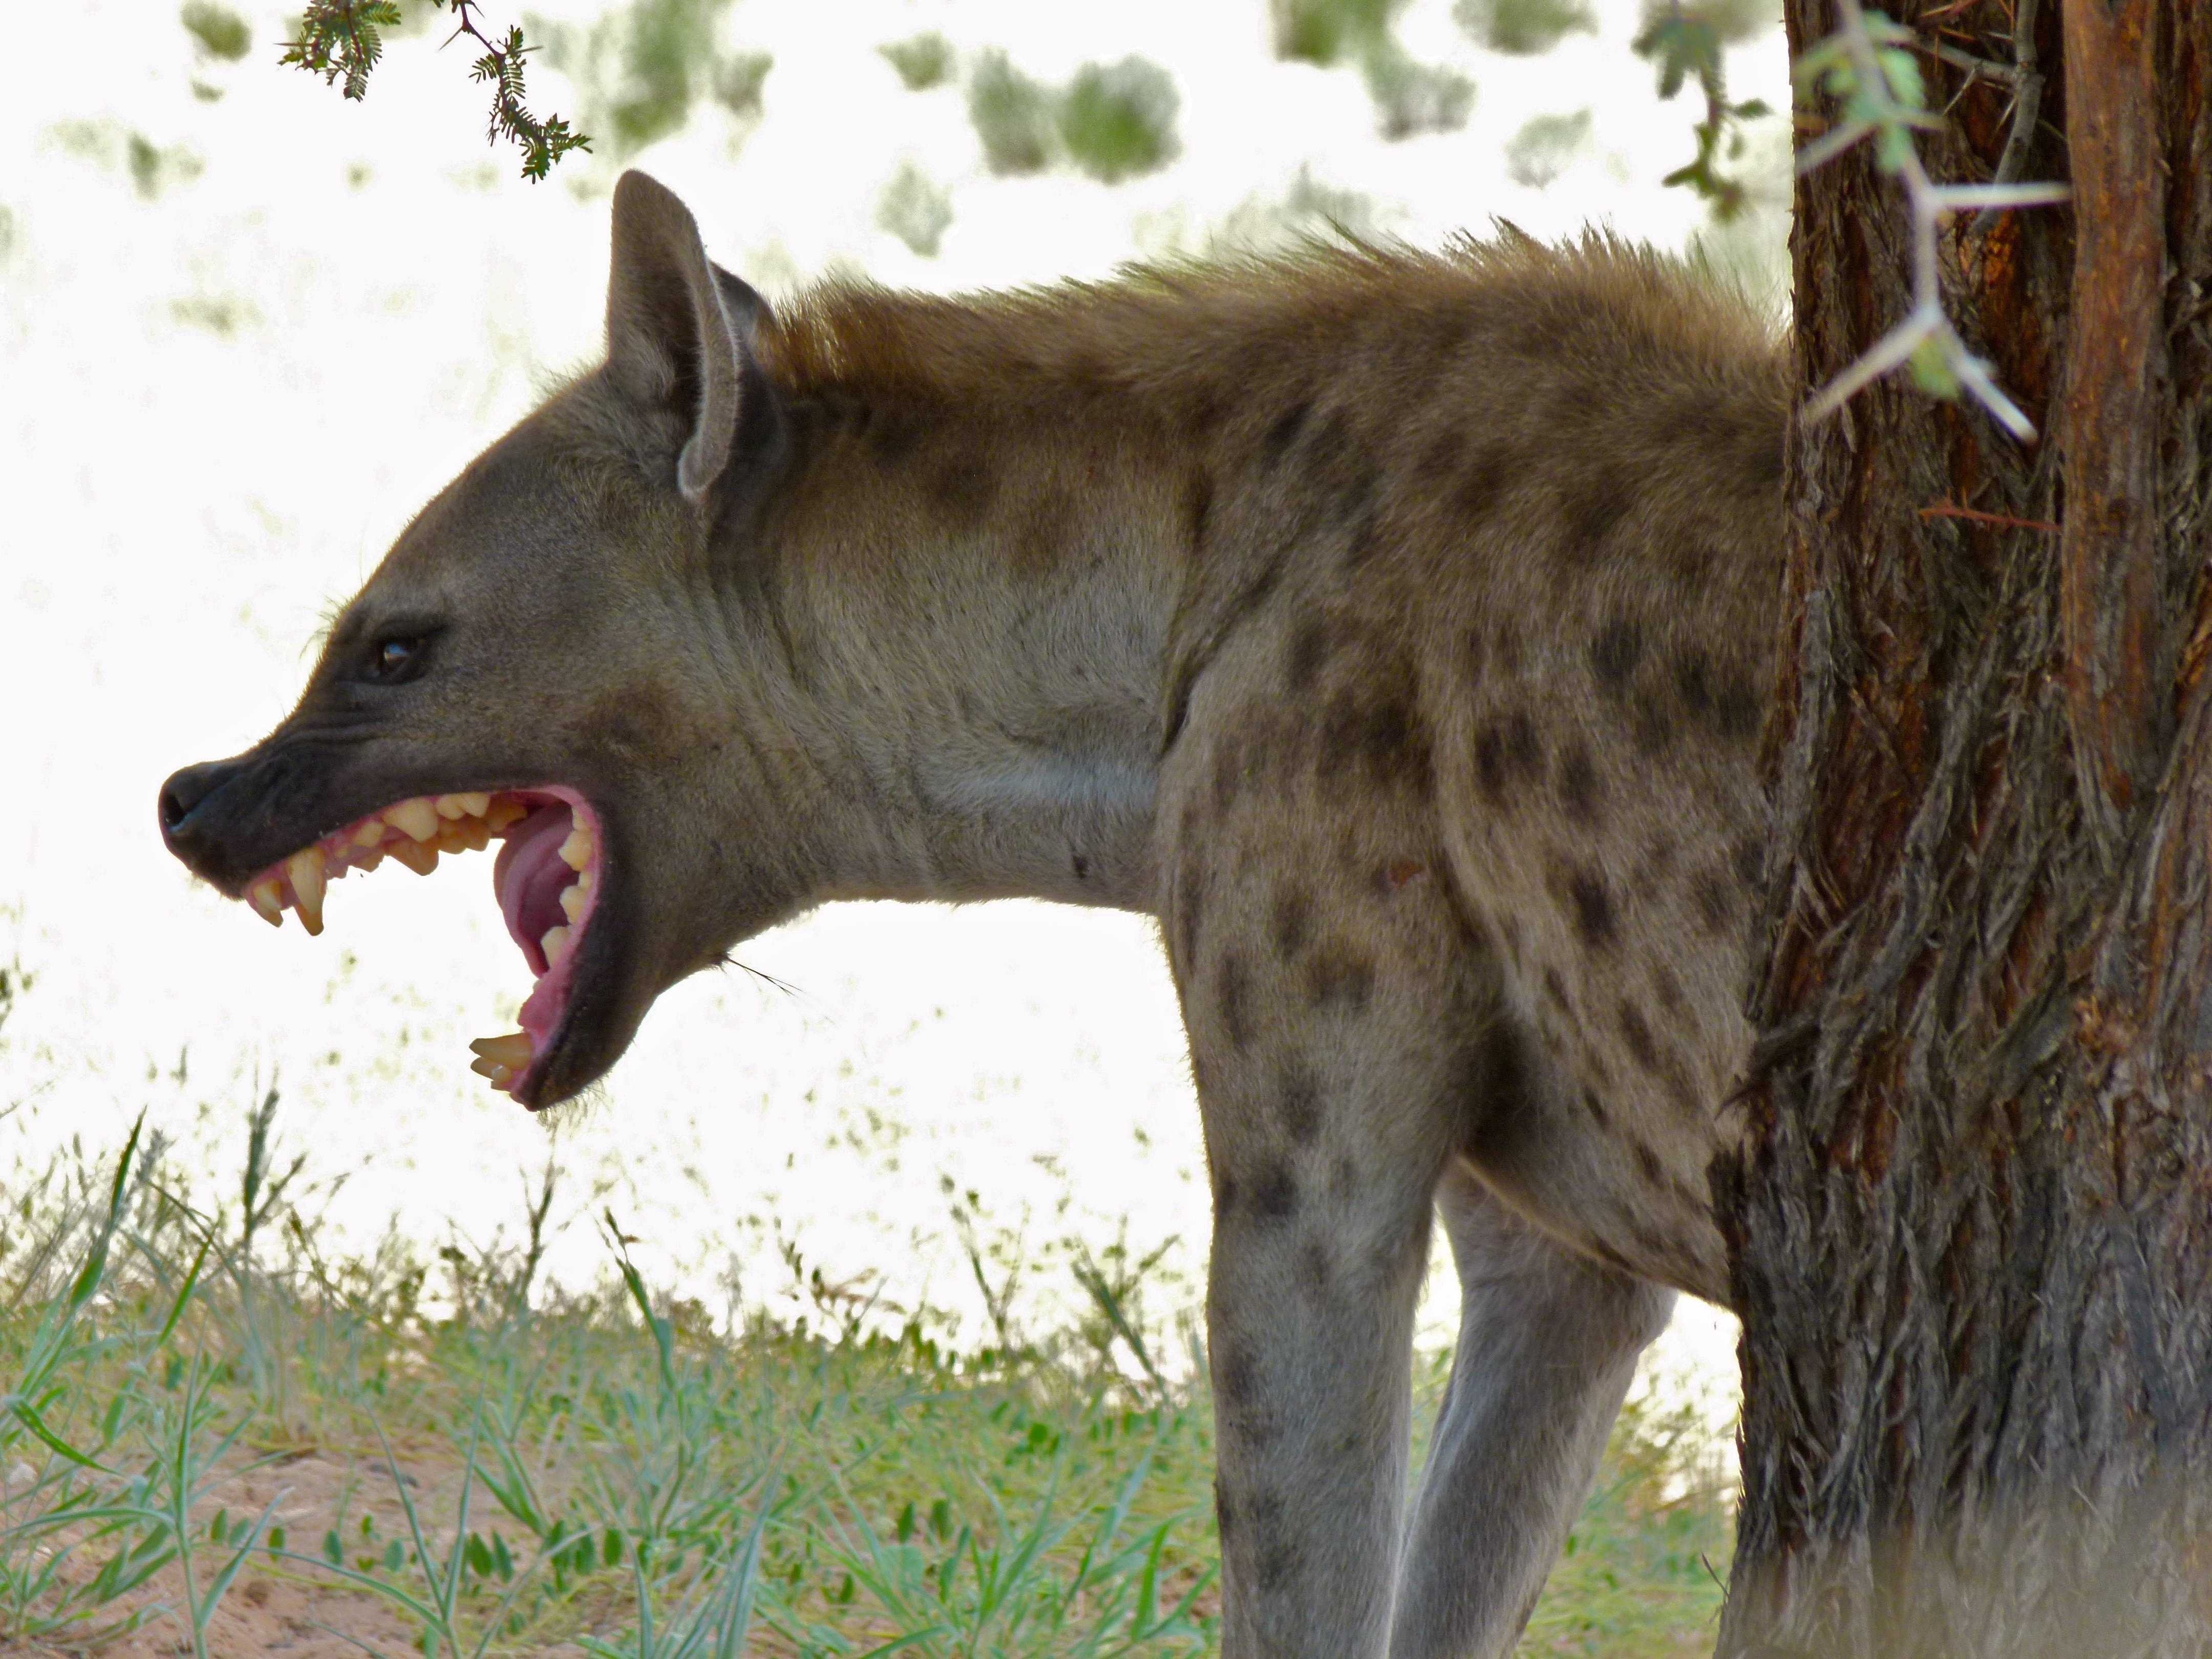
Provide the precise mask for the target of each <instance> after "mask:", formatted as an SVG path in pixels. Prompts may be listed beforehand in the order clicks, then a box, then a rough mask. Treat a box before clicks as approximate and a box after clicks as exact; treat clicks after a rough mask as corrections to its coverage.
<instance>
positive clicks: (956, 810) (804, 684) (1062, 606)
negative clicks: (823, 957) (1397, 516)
mask: <svg viewBox="0 0 2212 1659" xmlns="http://www.w3.org/2000/svg"><path fill="white" fill-rule="evenodd" d="M787 391H790V395H791V406H790V410H789V413H790V416H791V424H792V428H793V439H794V442H793V465H792V467H791V471H790V472H789V473H788V474H787V479H786V482H785V484H784V486H783V488H782V489H781V490H780V491H779V492H778V495H779V501H778V502H777V504H776V506H775V508H774V510H773V511H772V512H771V513H770V515H769V526H768V529H767V534H766V536H765V538H764V542H765V545H764V546H763V549H762V551H763V554H764V555H765V556H766V559H767V561H768V564H769V568H771V569H772V570H773V573H774V574H773V579H772V580H771V581H770V582H769V584H768V588H767V591H766V592H765V593H764V594H763V604H764V605H765V606H766V607H767V609H768V611H769V613H770V615H771V617H772V622H773V627H774V630H775V649H776V653H777V655H778V656H779V657H780V658H781V659H782V660H783V661H784V662H785V663H786V664H787V667H788V672H789V675H790V680H791V686H792V690H793V694H794V701H795V702H796V705H797V707H798V708H799V709H800V710H801V711H803V712H802V713H801V714H799V717H798V718H797V720H795V721H794V724H795V725H797V726H799V728H800V729H801V730H802V731H803V732H804V733H805V735H804V737H803V738H802V741H803V743H804V744H805V747H806V748H807V750H809V751H810V753H811V755H813V757H815V758H816V760H817V763H818V765H819V768H820V770H821V773H822V775H823V778H824V779H825V781H826V788H827V792H828V801H827V803H826V805H828V807H829V810H830V811H833V812H836V813H839V814H842V815H843V816H844V819H845V822H844V823H843V824H842V826H841V828H840V829H838V830H837V831H836V843H837V845H836V851H835V852H834V853H833V854H832V855H831V857H830V858H829V860H828V861H829V865H830V866H831V867H830V868H829V870H827V871H826V872H825V875H826V877H827V881H828V885H829V891H828V892H827V893H825V894H824V896H837V897H879V898H906V899H952V900H959V899H974V898H993V897H1009V896H1029V897H1038V898H1048V899H1056V900H1061V901H1065V902H1074V903H1085V904H1101V905H1109V906H1115V907H1119V908H1129V909H1137V910H1150V909H1152V908H1153V905H1154V903H1155V896H1154V881H1153V869H1154V859H1153V854H1152V821H1153V799H1154V781H1155V777H1156V774H1157V771H1158V757H1159V750H1160V737H1161V729H1162V712H1161V703H1162V696H1161V682H1162V679H1163V677H1164V672H1163V660H1164V653H1165V649H1166V641H1167V635H1168V626H1169V621H1170V614H1171V612H1172V611H1173V608H1174V604H1175V595H1176V583H1177V581H1178V580H1179V579H1180V576H1181V573H1182V567H1183V563H1184V560H1185V553H1184V550H1182V548H1180V547H1179V546H1178V545H1177V541H1176V525H1177V522H1178V520H1177V512H1176V500H1177V496H1176V484H1175V482H1174V478H1173V476H1172V469H1171V468H1170V469H1169V470H1167V471H1163V466H1162V464H1161V460H1160V458H1159V457H1158V454H1157V453H1156V451H1157V449H1158V446H1157V445H1156V444H1155V443H1153V442H1152V441H1151V440H1150V439H1149V437H1148V436H1147V435H1146V432H1145V431H1144V429H1143V423H1142V422H1133V421H1132V422H1120V423H1117V422H1112V421H1108V422H1102V423H1099V424H1094V425H1093V426H1091V428H1088V429H1087V430H1085V431H1082V432H1070V431H1067V430H1065V429H1062V430H1051V429H1044V428H1039V427H1038V426H1037V425H1036V424H1035V423H1033V422H1026V421H1024V420H1022V419H1020V418H1018V417H1015V418H1009V417H1008V416H1006V414H1004V413H1003V412H1002V411H999V410H991V409H988V408H985V409H980V410H979V409H974V408H969V409H956V408H945V407H939V408H926V407H916V406H915V403H914V401H913V400H912V399H911V398H903V397H901V396H899V395H897V394H896V393H895V392H889V391H886V390H884V389H882V388H876V387H867V386H860V387H854V386H841V387H839V388H836V390H835V392H810V390H809V389H807V388H803V387H802V388H798V389H796V390H790V389H787ZM1117 428H1118V429H1117Z"/></svg>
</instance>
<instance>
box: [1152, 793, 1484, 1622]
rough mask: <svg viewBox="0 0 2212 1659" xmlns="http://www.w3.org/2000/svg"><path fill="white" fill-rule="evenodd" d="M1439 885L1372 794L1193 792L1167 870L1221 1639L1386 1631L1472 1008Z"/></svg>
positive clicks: (1470, 978)
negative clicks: (1199, 1160)
mask: <svg viewBox="0 0 2212 1659" xmlns="http://www.w3.org/2000/svg"><path fill="white" fill-rule="evenodd" d="M1184 821H1185V822H1186V823H1188V822H1189V820H1188V818H1186V819H1185V820H1184ZM1301 826H1304V835H1303V836H1302V834H1301ZM1306 836H1310V840H1309V839H1306V838H1304V837H1306ZM1259 842H1266V843H1267V845H1266V847H1265V851H1264V855H1261V849H1260V847H1259V846H1258V845H1256V843H1259ZM1440 885H1441V882H1440V878H1439V877H1438V876H1437V874H1436V873H1435V872H1433V870H1432V868H1431V860H1430V859H1429V858H1428V855H1427V854H1426V852H1425V848H1424V847H1423V846H1422V845H1420V843H1419V840H1418V830H1417V829H1393V828H1392V827H1391V825H1390V823H1389V821H1388V817H1387V815H1383V814H1376V815H1374V816H1372V817H1370V819H1369V820H1368V821H1367V822H1365V823H1356V824H1352V825H1349V826H1345V825H1332V824H1326V823H1324V821H1323V820H1322V818H1321V817H1319V816H1318V815H1316V814H1314V813H1311V812H1304V813H1301V812H1291V813H1287V814H1282V813H1270V814H1267V815H1265V816H1264V817H1261V819H1260V821H1259V822H1257V823H1249V822H1248V823H1237V822H1235V821H1233V820H1232V821H1230V822H1225V821H1224V818H1223V816H1222V815H1221V814H1219V813H1218V812H1209V813H1207V814H1206V817H1205V821H1204V823H1203V824H1202V826H1199V827H1194V829H1193V833H1191V834H1189V835H1188V836H1184V837H1182V838H1181V851H1180V852H1179V853H1178V854H1177V856H1176V859H1175V860H1174V861H1173V863H1172V864H1171V866H1170V898H1169V903H1168V906H1167V912H1168V915H1167V921H1168V933H1169V939H1170V954H1171V956H1172V957H1173V959H1174V963H1175V968H1176V981H1177V984H1178V987H1179V988H1180V990H1181V993H1182V1001H1183V1009H1184V1014H1185V1018H1186V1021H1187V1024H1188V1027H1189V1031H1190V1039H1191V1051H1192V1059H1193V1067H1194V1072H1195V1073H1196V1077H1197V1082H1198V1091H1199V1100H1200V1108H1201V1109H1202V1112H1203V1115H1204V1120H1205V1128H1206V1158H1207V1163H1208V1165H1209V1168H1210V1170H1211V1173H1212V1188H1213V1204H1214V1231H1213V1257H1212V1270H1211V1274H1210V1278H1209V1281H1208V1289H1207V1297H1206V1314H1207V1329H1208V1333H1209V1336H1210V1340H1211V1343H1212V1354H1211V1359H1212V1376H1213V1391H1214V1402H1215V1411H1216V1437H1217V1455H1218V1477H1217V1482H1216V1487H1215V1501H1216V1507H1217V1512H1218V1519H1219V1523H1220V1529H1221V1550H1222V1567H1223V1580H1224V1587H1225V1607H1224V1644H1223V1651H1224V1653H1225V1656H1227V1659H1259V1656H1267V1659H1291V1656H1312V1659H1371V1656H1380V1655H1381V1654H1382V1653H1383V1650H1384V1647H1385V1644H1387V1642H1388V1640H1389V1625H1390V1596H1391V1585H1392V1582H1393V1579H1394V1577H1395V1570H1396V1558H1397V1550H1398V1538H1399V1512H1400V1509H1401V1502H1402V1498H1403V1495H1404V1492H1405V1487H1406V1458H1407V1415H1408V1398H1409V1376H1408V1369H1409V1365H1410V1359H1411V1352H1412V1333H1413V1307H1414V1303H1415V1300H1416V1297H1417V1296H1418V1294H1419V1290H1420V1285H1421V1281H1422V1277H1423V1274H1424V1271H1425V1267H1426V1265H1427V1261H1428V1238H1429V1225H1430V1216H1431V1204H1432V1200H1433V1195H1434V1191H1435V1187H1436V1182H1437V1176H1438V1173H1439V1171H1440V1170H1441V1169H1442V1167H1443V1162H1444V1159H1445V1158H1446V1157H1447V1156H1448V1155H1449V1150H1450V1148H1451V1146H1452V1145H1453V1143H1454V1139H1455V1129H1456V1126H1457V1123H1458V1121H1459V1118H1458V1113H1459V1110H1460V1103H1461V1102H1462V1100H1463V1099H1464V1097H1465V1094H1466V1091H1467V1087H1468V1081H1469V1069H1468V1068H1469V1060H1468V1046H1469V1042H1470V1037H1471V1036H1472V1035H1473V1034H1474V1033H1475V1032H1478V1031H1479V1030H1480V1026H1481V1020H1480V1005H1479V1002H1478V1000H1477V998H1476V996H1475V995H1474V992H1475V989H1476V987H1477V984H1478V981H1479V979H1480V975H1479V973H1478V972H1477V971H1476V969H1478V968H1479V967H1480V963H1479V961H1477V960H1476V959H1475V956H1474V953H1473V952H1472V946H1471V941H1470V940H1469V939H1468V935H1467V933H1466V932H1465V930H1464V929H1463V928H1462V927H1460V926H1459V925H1458V923H1457V921H1455V915H1454V912H1453V910H1452V908H1451V907H1450V905H1449V902H1446V901H1445V900H1444V899H1443V896H1441V894H1440V892H1439V887H1440Z"/></svg>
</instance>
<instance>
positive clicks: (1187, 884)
mask: <svg viewBox="0 0 2212 1659" xmlns="http://www.w3.org/2000/svg"><path fill="white" fill-rule="evenodd" d="M1185 867H1186V868H1187V869H1188V872H1189V878H1188V880H1187V881H1179V882H1177V883H1176V963H1177V965H1178V966H1180V967H1181V968H1182V971H1183V972H1184V973H1186V974H1188V973H1190V972H1192V971H1193V970H1194V969H1196V967H1197V966H1198V925H1199V921H1200V918H1201V917H1202V916H1203V915H1204V914H1205V911H1206V883H1207V879H1208V878H1207V875H1206V866H1205V865H1203V864H1200V863H1198V862H1197V861H1195V860H1193V861H1192V862H1191V863H1189V864H1188V866H1185Z"/></svg>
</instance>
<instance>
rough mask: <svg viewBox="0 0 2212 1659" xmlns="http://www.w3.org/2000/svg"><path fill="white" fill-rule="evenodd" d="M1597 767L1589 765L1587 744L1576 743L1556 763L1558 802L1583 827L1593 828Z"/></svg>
mask: <svg viewBox="0 0 2212 1659" xmlns="http://www.w3.org/2000/svg"><path fill="white" fill-rule="evenodd" d="M1598 793H1599V791H1598V782H1597V768H1596V767H1595V765H1593V764H1591V762H1590V752H1589V747H1588V746H1587V745H1585V744H1580V743H1577V744H1575V745H1574V747H1573V748H1571V749H1570V750H1567V752H1566V756H1565V758H1564V759H1562V760H1561V761H1560V762H1559V804H1560V805H1562V806H1564V807H1565V808H1566V809H1567V811H1570V812H1571V813H1573V814H1574V815H1575V817H1577V818H1579V819H1580V820H1582V823H1583V828H1585V829H1594V828H1595V827H1596V820H1597V816H1598Z"/></svg>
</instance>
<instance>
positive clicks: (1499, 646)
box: [1491, 623, 1521, 675]
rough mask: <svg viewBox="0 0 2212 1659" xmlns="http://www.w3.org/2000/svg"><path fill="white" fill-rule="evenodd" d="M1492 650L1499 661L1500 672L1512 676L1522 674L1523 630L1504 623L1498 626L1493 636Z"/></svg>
mask: <svg viewBox="0 0 2212 1659" xmlns="http://www.w3.org/2000/svg"><path fill="white" fill-rule="evenodd" d="M1491 649H1492V653H1494V655H1495V656H1496V658H1497V660H1498V672H1499V673H1501V674H1506V675H1512V674H1518V673H1519V672H1520V671H1521V630H1520V629H1517V628H1514V627H1511V626H1510V625H1508V624H1507V623H1498V630H1497V632H1496V633H1494V634H1492V635H1491Z"/></svg>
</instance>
